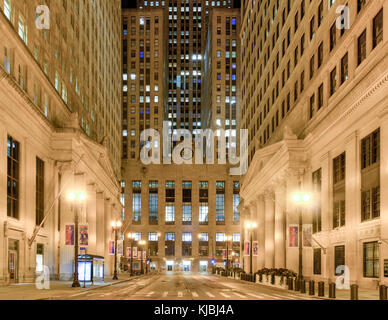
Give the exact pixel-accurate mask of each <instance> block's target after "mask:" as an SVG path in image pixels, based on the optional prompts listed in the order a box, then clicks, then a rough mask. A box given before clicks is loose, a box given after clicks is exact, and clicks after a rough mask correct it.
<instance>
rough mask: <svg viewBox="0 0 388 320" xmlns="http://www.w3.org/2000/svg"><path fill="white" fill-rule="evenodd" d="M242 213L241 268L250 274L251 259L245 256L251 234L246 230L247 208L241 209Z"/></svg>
mask: <svg viewBox="0 0 388 320" xmlns="http://www.w3.org/2000/svg"><path fill="white" fill-rule="evenodd" d="M240 212H241V232H240V234H241V244H242V250H241V268H242V269H243V270H244V271H245V272H247V273H248V272H249V257H248V256H245V242H246V241H248V240H249V234H248V231H247V228H245V223H246V221H248V217H247V208H246V207H245V206H242V207H241V209H240Z"/></svg>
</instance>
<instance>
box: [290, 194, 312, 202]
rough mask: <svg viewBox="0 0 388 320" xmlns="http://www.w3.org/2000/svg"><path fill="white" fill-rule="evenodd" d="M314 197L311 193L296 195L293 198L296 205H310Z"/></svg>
mask: <svg viewBox="0 0 388 320" xmlns="http://www.w3.org/2000/svg"><path fill="white" fill-rule="evenodd" d="M311 199H312V196H311V194H310V193H300V192H298V193H294V194H293V196H292V200H293V201H294V202H295V203H309V202H311Z"/></svg>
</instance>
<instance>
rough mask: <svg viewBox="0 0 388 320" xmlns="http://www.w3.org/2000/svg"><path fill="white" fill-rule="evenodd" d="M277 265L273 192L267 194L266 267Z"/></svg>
mask: <svg viewBox="0 0 388 320" xmlns="http://www.w3.org/2000/svg"><path fill="white" fill-rule="evenodd" d="M274 264H275V206H274V195H273V193H272V191H268V192H266V194H265V267H266V268H273V267H274Z"/></svg>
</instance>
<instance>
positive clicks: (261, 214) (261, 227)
mask: <svg viewBox="0 0 388 320" xmlns="http://www.w3.org/2000/svg"><path fill="white" fill-rule="evenodd" d="M256 201H257V205H256V210H257V213H256V216H257V241H258V242H259V248H258V249H259V250H258V251H259V252H258V257H257V269H258V270H259V269H263V268H264V266H265V210H264V209H265V205H264V196H263V195H259V196H258V197H257V200H256Z"/></svg>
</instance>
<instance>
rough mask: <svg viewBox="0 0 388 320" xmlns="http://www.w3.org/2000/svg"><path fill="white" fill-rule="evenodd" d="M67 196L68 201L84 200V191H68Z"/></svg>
mask: <svg viewBox="0 0 388 320" xmlns="http://www.w3.org/2000/svg"><path fill="white" fill-rule="evenodd" d="M67 197H68V199H69V201H71V202H73V201H75V200H78V201H80V202H83V201H85V200H86V193H85V192H83V191H80V192H76V191H70V192H69V194H68V196H67Z"/></svg>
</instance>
